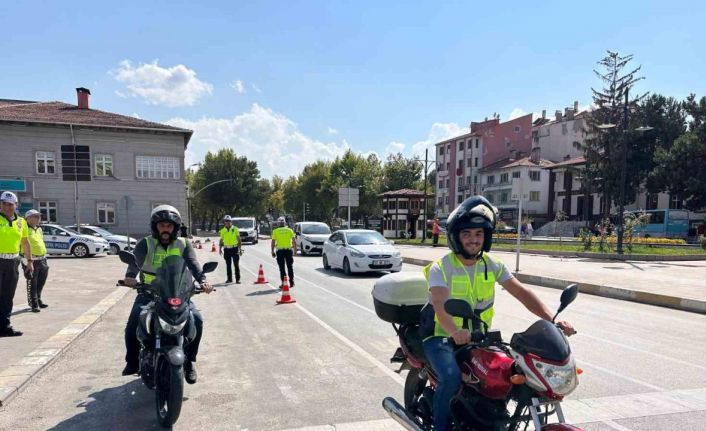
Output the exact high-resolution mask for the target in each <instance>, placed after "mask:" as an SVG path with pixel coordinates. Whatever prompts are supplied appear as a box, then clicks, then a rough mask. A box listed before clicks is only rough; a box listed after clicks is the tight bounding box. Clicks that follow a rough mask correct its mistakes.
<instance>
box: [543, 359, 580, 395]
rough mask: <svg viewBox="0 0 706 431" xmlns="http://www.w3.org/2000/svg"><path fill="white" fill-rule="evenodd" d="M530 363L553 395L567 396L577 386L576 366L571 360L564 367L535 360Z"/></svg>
mask: <svg viewBox="0 0 706 431" xmlns="http://www.w3.org/2000/svg"><path fill="white" fill-rule="evenodd" d="M532 362H533V363H534V367H535V368H536V369H537V371H539V373H540V374H541V375H542V377H543V378H544V380H546V382H547V383H549V386H550V388H551V390H552V391H553V392H554V393H555V394H557V395H562V396H565V395H568V394H570V393H571V392H573V390H574V389H576V386H578V379H577V378H576V364H575V363H574V359H573V358H572V359H571V360H569V362H568V363H567V364H566V365H554V364H549V363H546V362H542V361H538V360H536V359H533V360H532Z"/></svg>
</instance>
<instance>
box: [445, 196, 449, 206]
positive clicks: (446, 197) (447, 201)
mask: <svg viewBox="0 0 706 431" xmlns="http://www.w3.org/2000/svg"><path fill="white" fill-rule="evenodd" d="M444 204H445V205H448V204H449V197H448V196H444Z"/></svg>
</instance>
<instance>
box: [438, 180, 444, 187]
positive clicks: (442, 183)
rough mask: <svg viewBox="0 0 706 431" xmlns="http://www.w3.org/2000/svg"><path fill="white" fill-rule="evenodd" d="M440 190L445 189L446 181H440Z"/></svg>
mask: <svg viewBox="0 0 706 431" xmlns="http://www.w3.org/2000/svg"><path fill="white" fill-rule="evenodd" d="M439 188H440V189H443V188H444V180H439Z"/></svg>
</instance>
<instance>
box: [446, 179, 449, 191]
mask: <svg viewBox="0 0 706 431" xmlns="http://www.w3.org/2000/svg"><path fill="white" fill-rule="evenodd" d="M446 188H447V189H448V188H449V179H448V178H447V179H446Z"/></svg>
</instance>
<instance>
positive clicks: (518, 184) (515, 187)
mask: <svg viewBox="0 0 706 431" xmlns="http://www.w3.org/2000/svg"><path fill="white" fill-rule="evenodd" d="M520 193H522V200H527V197H528V196H529V194H528V193H527V191H525V190H522V181H521V180H516V181H513V182H512V192H511V195H510V200H513V201H519V200H520Z"/></svg>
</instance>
